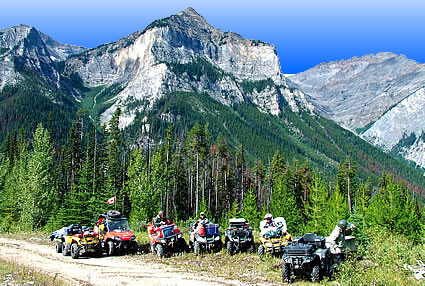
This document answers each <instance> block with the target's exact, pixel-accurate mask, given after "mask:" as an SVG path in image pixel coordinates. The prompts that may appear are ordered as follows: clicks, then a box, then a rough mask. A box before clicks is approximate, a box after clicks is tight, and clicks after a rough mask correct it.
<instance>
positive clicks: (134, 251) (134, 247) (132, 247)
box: [130, 241, 139, 254]
mask: <svg viewBox="0 0 425 286" xmlns="http://www.w3.org/2000/svg"><path fill="white" fill-rule="evenodd" d="M138 250H139V245H138V244H137V242H135V241H133V242H132V243H131V245H130V254H137V251H138Z"/></svg>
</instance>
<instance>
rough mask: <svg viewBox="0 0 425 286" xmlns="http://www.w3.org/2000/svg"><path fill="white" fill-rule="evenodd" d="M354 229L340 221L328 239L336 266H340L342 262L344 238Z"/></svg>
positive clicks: (353, 226) (343, 220) (346, 222)
mask: <svg viewBox="0 0 425 286" xmlns="http://www.w3.org/2000/svg"><path fill="white" fill-rule="evenodd" d="M355 228H356V226H355V225H354V224H351V223H349V222H348V221H346V220H345V219H342V220H340V221H339V222H338V225H337V226H335V228H334V230H333V231H332V233H331V235H330V236H329V237H328V243H329V246H330V247H329V249H330V252H331V254H332V256H333V259H334V262H335V263H336V264H340V263H341V262H342V261H343V260H344V258H345V254H344V244H345V236H346V235H349V234H350V233H351V231H352V230H353V229H355Z"/></svg>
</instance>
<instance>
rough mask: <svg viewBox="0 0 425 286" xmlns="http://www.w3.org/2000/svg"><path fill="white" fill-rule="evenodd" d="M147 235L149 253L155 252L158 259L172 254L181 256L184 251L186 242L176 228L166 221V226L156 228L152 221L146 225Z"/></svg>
mask: <svg viewBox="0 0 425 286" xmlns="http://www.w3.org/2000/svg"><path fill="white" fill-rule="evenodd" d="M148 234H149V239H150V245H151V251H152V253H155V252H156V255H158V258H162V257H164V256H166V255H171V254H174V253H178V254H183V253H184V252H185V250H186V247H187V245H186V241H185V240H184V238H183V237H182V233H181V232H180V230H179V229H178V227H177V226H176V225H175V224H174V223H171V222H170V221H167V224H164V225H161V226H160V227H157V226H155V225H154V223H153V220H152V222H151V223H150V224H149V225H148Z"/></svg>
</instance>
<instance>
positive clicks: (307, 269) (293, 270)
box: [282, 233, 333, 283]
mask: <svg viewBox="0 0 425 286" xmlns="http://www.w3.org/2000/svg"><path fill="white" fill-rule="evenodd" d="M282 259H283V264H282V281H283V282H287V283H291V276H292V275H295V276H304V277H308V278H311V280H312V281H313V282H319V281H320V280H321V279H322V278H323V276H329V275H330V274H331V272H332V264H333V263H332V256H331V254H330V251H329V249H328V248H326V244H325V238H324V237H322V236H316V235H315V234H313V233H306V234H304V236H302V237H297V238H296V239H294V241H293V242H292V243H291V244H290V245H288V246H285V248H284V250H283V257H282Z"/></svg>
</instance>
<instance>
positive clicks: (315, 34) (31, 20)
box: [0, 0, 425, 73]
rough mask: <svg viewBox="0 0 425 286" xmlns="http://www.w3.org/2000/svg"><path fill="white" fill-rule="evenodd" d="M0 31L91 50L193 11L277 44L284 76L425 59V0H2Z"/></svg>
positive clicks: (229, 28) (228, 28)
mask: <svg viewBox="0 0 425 286" xmlns="http://www.w3.org/2000/svg"><path fill="white" fill-rule="evenodd" d="M1 6H2V13H1V17H0V28H6V27H10V26H13V25H17V24H27V25H30V26H34V27H36V28H37V29H38V30H40V31H41V32H43V33H45V34H47V35H49V36H51V37H52V38H54V39H55V40H57V41H59V42H62V43H67V44H74V45H82V46H86V47H89V48H92V47H96V46H98V45H100V44H103V43H106V42H112V41H115V40H118V39H119V38H122V37H124V36H127V35H128V34H130V33H132V32H135V31H138V30H142V29H144V28H145V27H146V26H147V25H148V24H149V23H151V22H152V21H154V20H156V19H159V18H163V17H167V16H170V15H172V14H176V13H178V12H179V11H181V10H184V9H185V8H187V7H189V6H190V7H193V8H194V9H195V10H197V11H198V13H200V14H201V15H203V16H204V17H205V18H206V19H207V21H208V22H209V23H210V24H211V25H213V26H215V27H216V28H219V29H221V30H224V31H233V32H237V33H239V34H241V35H242V36H243V37H245V38H251V39H257V40H262V41H265V42H268V43H271V44H273V45H275V46H276V48H277V51H278V55H279V58H280V62H281V66H282V71H283V72H284V73H297V72H302V71H305V70H307V69H309V68H311V67H314V66H315V65H317V64H319V63H321V62H327V61H334V60H341V59H348V58H351V57H354V56H363V55H365V54H370V53H377V52H381V51H383V52H394V53H397V54H404V55H406V56H407V57H408V58H410V59H413V60H416V61H418V62H420V63H424V62H425V37H424V32H423V31H424V28H425V16H424V15H423V13H424V11H425V9H424V8H425V1H419V0H403V1H401V0H400V1H394V0H386V1H383V0H375V1H374V0H367V1H366V0H356V1H353V0H290V1H286V0H280V1H278V0H261V1H252V0H245V1H242V0H215V1H205V0H197V1H193V0H155V1H149V2H147V1H141V0H139V1H136V0H115V1H112V0H103V1H100V0H84V1H83V0H74V1H65V0H62V1H58V0H55V1H53V0H38V1H34V0H3V1H2V5H1Z"/></svg>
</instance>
